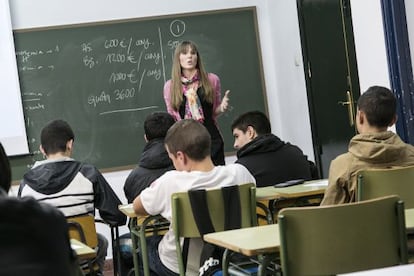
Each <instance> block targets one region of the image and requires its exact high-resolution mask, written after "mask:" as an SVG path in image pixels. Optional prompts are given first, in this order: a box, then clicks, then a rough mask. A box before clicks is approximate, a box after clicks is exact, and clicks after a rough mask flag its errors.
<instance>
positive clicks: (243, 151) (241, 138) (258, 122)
mask: <svg viewBox="0 0 414 276" xmlns="http://www.w3.org/2000/svg"><path fill="white" fill-rule="evenodd" d="M231 129H232V132H233V137H234V148H235V149H237V160H236V163H239V164H242V165H244V166H245V167H246V168H247V169H248V170H249V171H250V173H251V174H253V176H254V177H255V178H256V185H257V186H258V187H265V186H271V185H274V184H276V183H281V182H284V181H287V180H293V179H304V180H310V179H312V174H311V167H310V162H309V161H308V160H307V157H306V156H305V155H304V154H303V152H302V151H301V150H300V149H299V148H298V147H297V146H294V145H292V144H289V143H286V142H283V141H282V140H280V138H279V137H277V136H275V135H273V134H272V133H271V127H270V122H269V119H268V118H267V117H266V115H265V114H263V113H262V112H260V111H250V112H246V113H244V114H242V115H240V116H239V117H237V118H236V119H235V120H234V121H233V123H232V125H231Z"/></svg>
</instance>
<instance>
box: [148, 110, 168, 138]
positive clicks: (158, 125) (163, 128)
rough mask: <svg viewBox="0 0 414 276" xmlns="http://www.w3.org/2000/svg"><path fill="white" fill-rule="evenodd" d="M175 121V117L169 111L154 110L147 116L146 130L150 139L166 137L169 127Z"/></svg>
mask: <svg viewBox="0 0 414 276" xmlns="http://www.w3.org/2000/svg"><path fill="white" fill-rule="evenodd" d="M174 123H175V120H174V117H173V116H171V115H170V114H169V113H167V112H154V113H152V114H150V115H148V116H147V118H145V121H144V131H145V136H146V137H147V139H148V141H151V140H152V139H155V138H164V137H165V135H167V131H168V129H169V128H170V127H171V126H172V125H173V124H174Z"/></svg>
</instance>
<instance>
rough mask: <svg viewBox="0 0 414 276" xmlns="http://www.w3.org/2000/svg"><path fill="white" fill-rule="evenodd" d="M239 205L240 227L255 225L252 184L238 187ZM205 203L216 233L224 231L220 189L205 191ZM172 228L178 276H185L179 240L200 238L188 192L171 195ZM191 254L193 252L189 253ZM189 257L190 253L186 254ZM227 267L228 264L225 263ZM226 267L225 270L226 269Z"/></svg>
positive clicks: (254, 195)
mask: <svg viewBox="0 0 414 276" xmlns="http://www.w3.org/2000/svg"><path fill="white" fill-rule="evenodd" d="M239 195H240V203H241V218H242V220H241V227H251V226H254V225H256V223H257V218H256V187H255V185H254V184H252V183H249V184H243V185H240V186H239ZM206 196H207V203H208V206H209V208H208V209H209V213H210V217H211V220H212V223H213V225H214V228H215V229H216V231H223V230H224V211H223V210H224V202H223V198H222V195H221V189H211V190H207V193H206ZM210 207H211V208H210ZM172 228H173V231H174V235H175V242H176V246H177V259H178V265H179V270H180V275H186V266H185V262H184V258H185V257H186V256H183V248H182V243H181V238H190V239H197V238H202V237H201V235H200V233H199V231H198V228H197V225H196V222H195V220H194V217H193V212H192V209H191V203H190V199H189V195H188V192H181V193H175V194H173V195H172ZM191 254H193V252H191ZM188 255H190V253H189V254H188ZM227 266H228V263H227ZM227 266H226V268H227Z"/></svg>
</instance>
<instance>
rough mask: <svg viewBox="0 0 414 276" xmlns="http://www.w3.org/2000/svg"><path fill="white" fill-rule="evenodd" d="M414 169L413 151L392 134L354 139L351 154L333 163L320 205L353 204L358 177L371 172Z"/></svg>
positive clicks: (365, 135)
mask: <svg viewBox="0 0 414 276" xmlns="http://www.w3.org/2000/svg"><path fill="white" fill-rule="evenodd" d="M410 165H414V147H413V146H412V145H409V144H406V143H404V142H403V141H402V140H401V139H400V137H398V135H396V134H395V133H393V132H391V131H385V132H379V133H369V134H358V135H355V136H354V137H353V138H352V139H351V141H350V143H349V146H348V152H347V153H344V154H342V155H339V156H338V157H337V158H335V159H334V160H333V161H332V162H331V166H330V168H329V183H328V188H327V189H326V192H325V196H324V198H323V200H322V202H321V205H331V204H341V203H349V202H354V201H355V199H356V189H357V187H356V186H357V173H358V171H359V170H362V169H369V168H392V167H405V166H410Z"/></svg>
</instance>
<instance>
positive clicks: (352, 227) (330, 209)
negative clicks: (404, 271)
mask: <svg viewBox="0 0 414 276" xmlns="http://www.w3.org/2000/svg"><path fill="white" fill-rule="evenodd" d="M278 218H279V230H280V255H281V256H280V257H281V265H282V272H283V275H284V276H290V275H335V274H339V273H349V272H354V271H361V270H368V269H373V268H380V267H387V266H394V265H399V264H406V263H407V262H408V260H407V239H406V235H405V220H404V203H403V202H402V201H401V200H400V199H399V198H398V197H397V196H388V197H382V198H377V199H373V200H367V201H363V202H357V203H350V204H342V205H334V206H318V207H294V208H286V209H283V210H282V211H280V213H279V217H278Z"/></svg>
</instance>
